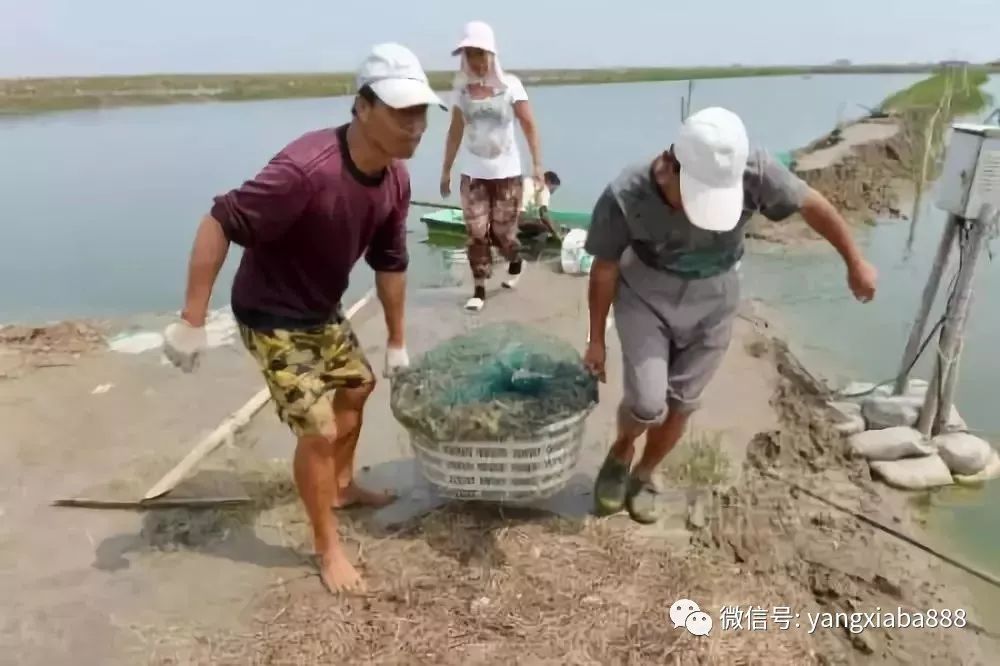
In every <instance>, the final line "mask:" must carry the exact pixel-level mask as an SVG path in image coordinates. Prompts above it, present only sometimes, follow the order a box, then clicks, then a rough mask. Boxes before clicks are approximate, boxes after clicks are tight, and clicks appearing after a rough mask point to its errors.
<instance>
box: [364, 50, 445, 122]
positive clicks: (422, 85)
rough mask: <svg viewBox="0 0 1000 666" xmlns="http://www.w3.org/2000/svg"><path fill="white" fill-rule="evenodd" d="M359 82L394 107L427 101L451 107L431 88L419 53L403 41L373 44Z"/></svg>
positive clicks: (443, 107) (404, 106)
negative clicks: (404, 44) (417, 54)
mask: <svg viewBox="0 0 1000 666" xmlns="http://www.w3.org/2000/svg"><path fill="white" fill-rule="evenodd" d="M356 84H357V89H358V90H361V88H363V87H364V86H368V87H369V88H371V90H372V92H373V93H375V95H377V96H378V98H379V99H380V100H382V101H383V102H384V103H385V104H387V105H389V106H391V107H392V108H394V109H403V108H406V107H410V106H420V105H423V104H427V105H434V106H439V107H441V108H442V109H445V110H447V107H446V106H445V105H444V103H443V102H442V101H441V98H440V97H438V96H437V93H435V92H434V90H433V89H431V84H430V81H428V79H427V74H426V73H425V72H424V68H423V67H421V66H420V61H419V60H418V59H417V56H415V55H414V54H413V52H412V51H410V49H408V48H406V47H405V46H403V45H401V44H395V43H392V42H387V43H384V44H376V45H375V46H374V47H372V50H371V51H370V52H369V54H368V57H366V58H365V60H364V62H362V63H361V66H360V67H359V68H358V74H357V79H356Z"/></svg>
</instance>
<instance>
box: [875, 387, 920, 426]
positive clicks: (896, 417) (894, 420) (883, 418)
mask: <svg viewBox="0 0 1000 666" xmlns="http://www.w3.org/2000/svg"><path fill="white" fill-rule="evenodd" d="M922 404H923V399H921V398H915V397H911V396H905V395H893V396H881V395H876V396H872V397H870V398H868V399H866V400H865V401H864V402H862V403H861V413H862V414H864V417H865V421H866V422H867V423H868V427H869V428H870V429H872V430H878V429H881V428H895V427H898V426H907V427H911V426H913V425H915V424H916V422H917V418H918V417H919V416H920V406H921V405H922Z"/></svg>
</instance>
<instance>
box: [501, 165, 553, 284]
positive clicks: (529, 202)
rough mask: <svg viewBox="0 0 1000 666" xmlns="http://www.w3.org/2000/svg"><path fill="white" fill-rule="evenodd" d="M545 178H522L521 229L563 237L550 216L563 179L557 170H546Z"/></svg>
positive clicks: (527, 231) (512, 279)
mask: <svg viewBox="0 0 1000 666" xmlns="http://www.w3.org/2000/svg"><path fill="white" fill-rule="evenodd" d="M542 177H543V178H544V180H543V181H542V182H541V183H537V182H536V181H535V178H534V177H533V176H525V177H524V178H522V179H521V189H522V193H521V223H520V225H519V228H520V231H521V232H523V233H527V234H531V235H533V236H534V235H537V234H540V233H548V234H551V235H552V237H553V238H556V239H561V238H562V235H561V234H560V233H559V232H558V231H557V230H556V228H555V225H553V224H552V218H551V217H550V216H549V205H550V203H551V200H552V195H553V194H555V192H556V190H558V189H559V185H560V184H562V181H560V180H559V176H558V175H557V174H556V172H555V171H546V172H545V173H544V174H543V176H542ZM516 279H517V278H516V276H513V277H510V278H508V279H507V282H511V281H515V282H516Z"/></svg>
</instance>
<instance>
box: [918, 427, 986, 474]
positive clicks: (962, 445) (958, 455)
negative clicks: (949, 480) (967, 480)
mask: <svg viewBox="0 0 1000 666" xmlns="http://www.w3.org/2000/svg"><path fill="white" fill-rule="evenodd" d="M931 444H933V445H934V447H935V448H936V449H937V452H938V455H939V456H941V460H943V461H944V464H946V465H947V466H948V469H950V470H951V471H952V472H954V473H955V474H962V475H964V476H972V475H973V474H978V473H980V472H982V471H983V470H984V469H986V465H987V464H988V463H989V462H990V459H991V458H992V457H993V456H994V455H995V454H996V452H995V451H994V450H993V447H992V446H990V444H989V442H987V441H986V440H984V439H981V438H979V437H976V436H975V435H970V434H969V433H965V432H953V433H948V434H945V435H938V436H937V437H935V438H934V439H932V440H931Z"/></svg>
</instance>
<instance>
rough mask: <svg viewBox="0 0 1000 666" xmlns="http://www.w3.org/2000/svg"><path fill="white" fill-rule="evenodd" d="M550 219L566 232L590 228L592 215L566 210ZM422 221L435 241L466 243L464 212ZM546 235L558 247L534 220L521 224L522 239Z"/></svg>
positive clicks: (430, 216)
mask: <svg viewBox="0 0 1000 666" xmlns="http://www.w3.org/2000/svg"><path fill="white" fill-rule="evenodd" d="M549 219H550V220H551V221H552V224H553V225H554V226H555V227H556V229H557V230H559V231H561V232H566V231H568V230H570V229H588V228H590V213H589V212H587V213H585V212H574V211H564V210H550V211H549ZM420 221H421V222H423V223H424V224H425V225H427V235H428V237H429V238H430V239H431V240H433V241H447V240H452V241H464V240H465V221H464V220H463V219H462V211H461V210H456V209H454V208H444V209H441V210H436V211H433V212H430V213H426V214H424V215H421V216H420ZM541 234H546V235H548V236H549V241H548V242H549V243H550V244H554V245H556V246H558V245H559V242H558V241H557V240H556V239H554V238H552V237H551V235H550V234H548V232H547V231H545V229H544V227H542V225H541V223H540V222H537V221H535V220H532V219H528V220H523V221H522V223H521V233H520V235H521V236H522V237H531V236H539V235H541Z"/></svg>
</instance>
